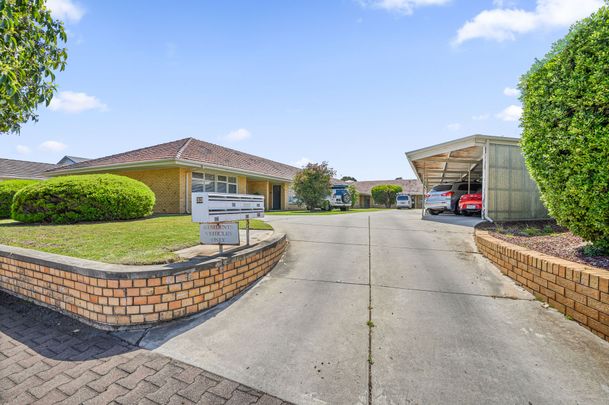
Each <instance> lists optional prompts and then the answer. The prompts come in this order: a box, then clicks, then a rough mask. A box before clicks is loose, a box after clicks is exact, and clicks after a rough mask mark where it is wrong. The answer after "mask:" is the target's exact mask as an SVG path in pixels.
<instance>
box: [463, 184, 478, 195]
mask: <svg viewBox="0 0 609 405" xmlns="http://www.w3.org/2000/svg"><path fill="white" fill-rule="evenodd" d="M481 188H482V185H481V184H480V183H471V184H470V185H469V186H468V185H467V183H466V184H460V185H459V189H458V190H459V191H467V190H468V189H469V192H470V193H475V192H477V191H479V190H480V189H481Z"/></svg>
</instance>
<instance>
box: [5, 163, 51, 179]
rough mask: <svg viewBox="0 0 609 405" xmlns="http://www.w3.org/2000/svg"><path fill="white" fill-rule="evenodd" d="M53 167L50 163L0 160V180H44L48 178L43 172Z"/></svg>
mask: <svg viewBox="0 0 609 405" xmlns="http://www.w3.org/2000/svg"><path fill="white" fill-rule="evenodd" d="M55 167H57V165H55V164H52V163H40V162H28V161H25V160H13V159H0V178H15V179H45V178H47V177H48V176H47V175H46V174H45V171H47V170H49V169H53V168H55Z"/></svg>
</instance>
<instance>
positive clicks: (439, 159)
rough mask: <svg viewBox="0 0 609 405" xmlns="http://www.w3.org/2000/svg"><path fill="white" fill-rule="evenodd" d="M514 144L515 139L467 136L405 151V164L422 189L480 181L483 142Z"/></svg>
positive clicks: (517, 140)
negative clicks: (420, 183) (445, 184)
mask: <svg viewBox="0 0 609 405" xmlns="http://www.w3.org/2000/svg"><path fill="white" fill-rule="evenodd" d="M487 142H489V143H502V144H510V145H514V144H516V145H517V144H518V143H519V142H520V139H519V138H509V137H503V136H492V135H471V136H468V137H465V138H459V139H455V140H452V141H448V142H444V143H440V144H437V145H433V146H429V147H426V148H422V149H417V150H413V151H411V152H406V157H407V158H408V162H409V163H410V166H411V167H412V170H413V171H414V173H415V174H416V176H417V178H418V179H419V180H420V181H421V182H422V183H423V185H424V187H425V188H426V189H429V188H431V187H433V186H435V185H438V184H442V183H453V182H456V181H462V180H466V179H467V175H468V173H469V174H470V179H471V180H472V181H474V180H481V179H482V155H483V146H484V145H485V144H486V143H487Z"/></svg>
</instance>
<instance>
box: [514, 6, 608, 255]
mask: <svg viewBox="0 0 609 405" xmlns="http://www.w3.org/2000/svg"><path fill="white" fill-rule="evenodd" d="M520 90H521V93H522V96H521V100H522V103H523V116H522V121H521V126H522V128H523V133H522V142H521V143H522V150H523V154H524V157H525V161H526V164H527V167H528V169H529V172H530V173H531V176H532V177H533V178H534V179H535V181H536V182H537V185H538V186H539V190H540V192H541V195H542V198H543V201H544V203H545V204H546V206H547V208H548V211H549V212H550V215H551V216H553V217H554V218H556V220H557V221H558V222H559V223H560V224H561V225H564V226H566V227H568V228H569V229H570V230H571V231H572V232H573V233H574V234H576V235H579V236H581V237H582V238H583V239H585V240H588V241H591V242H593V243H594V244H595V245H596V246H597V247H599V248H601V249H604V250H609V8H608V7H607V6H605V7H602V8H600V9H599V10H598V11H597V12H596V13H594V14H592V15H591V16H590V17H589V18H586V19H584V20H582V21H581V22H579V23H577V24H575V25H574V26H573V27H572V28H571V30H570V32H569V34H567V36H566V37H565V38H563V39H562V40H560V41H558V42H557V43H556V44H555V45H554V46H553V47H552V49H551V50H550V52H549V53H548V54H547V55H546V57H545V58H544V59H542V60H540V61H536V62H535V64H534V65H533V66H532V68H531V69H530V70H529V72H528V73H526V74H525V75H524V76H523V77H522V78H521V81H520Z"/></svg>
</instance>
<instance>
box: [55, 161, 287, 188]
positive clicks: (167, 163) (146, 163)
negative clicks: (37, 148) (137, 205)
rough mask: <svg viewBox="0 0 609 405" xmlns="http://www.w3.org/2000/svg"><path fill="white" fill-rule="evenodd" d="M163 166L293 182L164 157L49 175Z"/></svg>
mask: <svg viewBox="0 0 609 405" xmlns="http://www.w3.org/2000/svg"><path fill="white" fill-rule="evenodd" d="M162 167H189V168H193V169H202V170H204V169H214V170H219V171H225V172H227V173H234V174H240V175H245V176H249V177H256V178H260V179H264V180H273V181H279V182H282V183H286V182H288V183H289V182H291V181H292V179H285V178H282V177H276V176H268V175H265V174H263V173H257V172H252V171H248V170H240V169H235V168H232V167H227V166H222V165H213V164H203V163H200V162H196V161H192V160H185V159H178V160H176V159H163V160H147V161H142V162H133V163H119V164H113V165H103V166H91V167H83V168H70V167H69V166H68V167H66V168H64V169H61V170H55V171H53V172H49V173H48V174H49V176H58V175H65V174H83V173H93V172H99V171H104V170H122V169H125V170H129V169H147V168H162Z"/></svg>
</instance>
